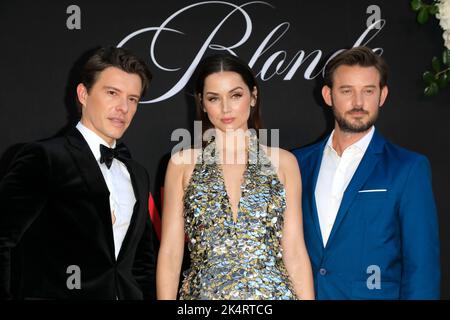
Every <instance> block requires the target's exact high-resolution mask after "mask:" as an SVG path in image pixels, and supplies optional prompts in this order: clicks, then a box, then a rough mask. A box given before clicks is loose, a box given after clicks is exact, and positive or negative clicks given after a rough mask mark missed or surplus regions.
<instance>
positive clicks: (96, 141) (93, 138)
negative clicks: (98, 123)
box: [76, 121, 116, 161]
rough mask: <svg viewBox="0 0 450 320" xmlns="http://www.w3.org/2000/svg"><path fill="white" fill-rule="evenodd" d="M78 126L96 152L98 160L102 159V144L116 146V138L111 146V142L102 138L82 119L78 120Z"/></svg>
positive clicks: (93, 151) (94, 152) (92, 149)
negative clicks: (83, 122) (82, 121)
mask: <svg viewBox="0 0 450 320" xmlns="http://www.w3.org/2000/svg"><path fill="white" fill-rule="evenodd" d="M76 128H77V129H78V131H80V133H81V134H82V136H83V138H84V139H85V140H86V142H87V144H88V145H89V148H90V149H91V151H92V153H93V154H94V157H95V159H96V160H97V161H100V157H101V154H100V145H101V144H102V145H104V146H106V147H108V148H115V147H116V140H114V142H113V145H112V146H111V147H110V146H109V144H108V143H107V142H106V141H105V140H103V139H102V138H100V137H99V136H98V135H97V134H96V133H95V132H94V131H92V130H91V129H89V128H87V127H86V126H84V125H83V124H82V123H81V121H79V122H78V124H77V125H76Z"/></svg>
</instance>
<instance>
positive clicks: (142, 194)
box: [117, 159, 148, 260]
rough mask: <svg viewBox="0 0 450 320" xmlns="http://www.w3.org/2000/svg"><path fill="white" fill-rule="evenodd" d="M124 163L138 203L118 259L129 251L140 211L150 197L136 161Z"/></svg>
mask: <svg viewBox="0 0 450 320" xmlns="http://www.w3.org/2000/svg"><path fill="white" fill-rule="evenodd" d="M124 163H125V165H126V167H127V169H128V172H129V173H130V180H131V184H132V186H133V191H134V196H135V198H136V203H135V205H134V208H133V214H132V216H131V221H130V225H129V226H128V230H127V233H126V235H125V238H124V240H123V242H122V246H121V248H120V251H119V255H118V257H117V259H118V260H119V259H121V257H122V256H123V254H125V253H126V252H127V247H128V245H129V244H130V241H131V237H132V236H134V235H135V234H134V229H135V225H136V219H137V218H138V216H139V211H140V210H141V207H142V206H143V205H144V208H145V204H144V203H143V201H145V199H147V197H148V196H147V195H146V189H147V188H145V184H144V180H143V178H144V177H142V176H141V174H139V173H138V172H137V171H138V170H137V166H136V165H135V163H134V161H133V160H132V159H130V160H128V161H126V162H124Z"/></svg>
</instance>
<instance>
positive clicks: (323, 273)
mask: <svg viewBox="0 0 450 320" xmlns="http://www.w3.org/2000/svg"><path fill="white" fill-rule="evenodd" d="M319 273H320V275H322V276H324V275H326V274H327V269H325V268H320V270H319Z"/></svg>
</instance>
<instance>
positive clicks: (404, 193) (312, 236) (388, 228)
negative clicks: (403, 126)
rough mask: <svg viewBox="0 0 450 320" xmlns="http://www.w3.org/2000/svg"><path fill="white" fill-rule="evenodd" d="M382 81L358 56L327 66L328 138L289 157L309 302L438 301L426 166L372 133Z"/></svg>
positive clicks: (369, 60) (380, 71)
mask: <svg viewBox="0 0 450 320" xmlns="http://www.w3.org/2000/svg"><path fill="white" fill-rule="evenodd" d="M386 81H387V66H386V64H385V62H384V61H383V59H382V58H381V57H379V56H378V55H376V54H375V53H373V52H372V51H371V50H370V49H368V48H366V47H357V48H352V49H349V50H345V51H343V52H342V53H340V54H339V55H337V56H336V57H334V58H333V59H332V60H331V61H330V62H329V63H328V65H327V68H326V72H325V85H324V87H323V88H322V96H323V98H324V100H325V102H326V104H327V105H328V106H330V107H331V109H332V111H333V114H334V118H335V127H334V130H333V132H332V133H331V135H330V136H328V137H327V138H326V139H324V140H323V141H321V142H319V143H316V144H314V145H311V146H308V147H305V148H300V149H296V150H294V154H295V155H296V157H297V159H298V162H299V165H300V169H301V172H302V184H303V196H302V202H303V224H304V232H305V241H306V245H307V247H308V252H309V255H310V258H311V264H312V267H313V274H314V280H315V281H314V282H315V292H316V296H317V299H438V298H439V291H440V290H439V287H440V284H439V283H440V261H439V235H438V223H437V214H436V206H435V202H434V197H433V192H432V187H431V172H430V165H429V163H428V160H427V158H426V157H425V156H423V155H420V154H417V153H414V152H411V151H408V150H406V149H403V148H401V147H399V146H396V145H394V144H392V143H390V142H388V141H387V140H385V139H384V138H383V137H382V136H381V135H380V134H379V133H378V131H377V130H375V127H374V123H375V121H376V119H377V116H378V111H379V108H380V107H381V106H382V105H383V103H384V101H385V99H386V96H387V94H388V87H387V85H386Z"/></svg>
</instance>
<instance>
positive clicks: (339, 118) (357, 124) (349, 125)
mask: <svg viewBox="0 0 450 320" xmlns="http://www.w3.org/2000/svg"><path fill="white" fill-rule="evenodd" d="M332 109H333V114H334V119H335V120H336V122H337V123H338V125H339V128H340V129H341V130H342V131H343V132H347V133H360V132H365V131H367V130H369V129H370V128H371V127H372V126H373V125H374V124H375V122H376V121H377V119H378V109H377V111H375V112H374V114H373V115H372V116H370V117H369V118H368V119H367V120H366V121H365V122H364V121H363V120H362V119H355V120H353V121H352V122H350V121H349V120H347V119H346V118H345V115H347V114H351V113H352V112H355V111H360V112H361V111H363V112H364V113H365V114H369V112H368V111H366V110H364V109H363V108H362V107H353V108H352V109H351V110H349V111H347V112H345V113H344V114H343V115H342V114H340V113H339V112H337V111H336V108H335V106H334V102H332Z"/></svg>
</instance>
